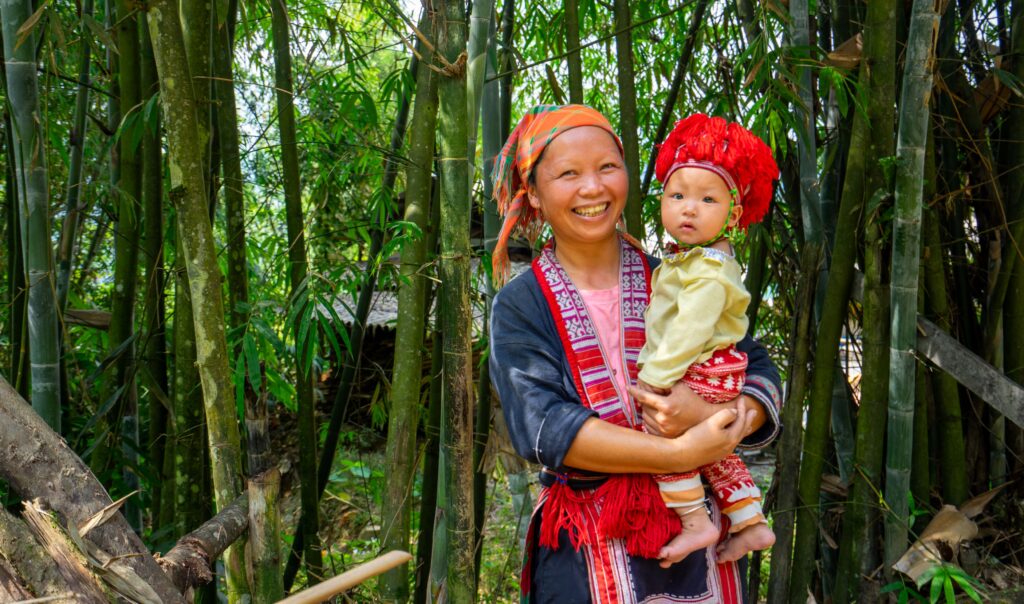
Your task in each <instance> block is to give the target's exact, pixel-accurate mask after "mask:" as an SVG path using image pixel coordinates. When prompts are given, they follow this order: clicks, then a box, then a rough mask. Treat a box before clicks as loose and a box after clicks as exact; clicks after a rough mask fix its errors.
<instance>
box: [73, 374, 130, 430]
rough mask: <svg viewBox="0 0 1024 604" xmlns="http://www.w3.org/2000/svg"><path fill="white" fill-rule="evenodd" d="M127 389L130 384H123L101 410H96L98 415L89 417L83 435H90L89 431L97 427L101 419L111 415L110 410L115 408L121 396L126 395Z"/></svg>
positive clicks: (104, 403)
mask: <svg viewBox="0 0 1024 604" xmlns="http://www.w3.org/2000/svg"><path fill="white" fill-rule="evenodd" d="M127 387H128V384H121V386H119V387H118V388H117V390H114V393H113V394H111V395H110V397H109V398H107V400H106V401H104V402H103V404H102V405H101V406H100V408H99V409H97V410H96V413H94V414H92V415H91V416H89V420H88V421H86V422H85V426H84V427H83V428H82V433H88V432H89V430H90V429H91V428H92V427H93V426H95V425H96V422H97V421H98V420H99V419H100V418H101V417H104V416H105V415H106V414H108V413H110V410H111V409H113V408H114V405H115V404H116V403H117V401H118V400H119V399H120V398H121V395H122V394H124V391H125V388H127Z"/></svg>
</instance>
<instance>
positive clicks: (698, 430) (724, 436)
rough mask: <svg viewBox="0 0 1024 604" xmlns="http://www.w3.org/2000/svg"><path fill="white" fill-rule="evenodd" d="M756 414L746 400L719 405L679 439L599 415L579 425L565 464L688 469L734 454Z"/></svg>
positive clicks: (614, 469) (620, 469)
mask: <svg viewBox="0 0 1024 604" xmlns="http://www.w3.org/2000/svg"><path fill="white" fill-rule="evenodd" d="M754 414H755V412H754V411H753V410H749V409H747V408H746V407H745V404H744V403H743V402H740V403H738V404H737V406H736V408H728V409H721V408H720V409H719V410H718V411H716V413H715V414H714V415H712V416H711V417H709V418H708V419H706V420H705V421H703V422H701V423H699V424H697V425H696V426H694V427H693V428H691V429H689V430H687V431H686V432H685V433H684V434H682V435H681V436H679V437H676V438H662V437H659V436H654V435H651V434H645V433H643V432H640V431H637V430H632V429H630V428H626V427H623V426H616V425H614V424H609V423H608V422H604V421H601V420H599V419H597V418H591V419H588V420H587V421H586V422H584V423H583V425H582V426H581V427H580V429H579V431H578V432H577V433H576V438H575V439H573V442H572V446H570V447H569V452H568V453H567V454H566V456H565V464H566V465H567V466H571V467H574V468H579V469H581V470H591V471H594V472H607V473H614V474H621V473H626V472H644V473H650V474H670V473H674V472H688V471H690V470H695V469H697V468H699V467H700V466H703V465H706V464H709V463H712V462H714V461H718V460H719V459H722V458H723V457H725V456H726V455H728V454H730V453H732V452H733V450H734V449H735V448H736V445H737V444H738V443H739V442H740V439H741V438H742V437H743V434H744V433H745V432H747V431H748V430H749V428H750V422H751V421H752V420H753V418H754Z"/></svg>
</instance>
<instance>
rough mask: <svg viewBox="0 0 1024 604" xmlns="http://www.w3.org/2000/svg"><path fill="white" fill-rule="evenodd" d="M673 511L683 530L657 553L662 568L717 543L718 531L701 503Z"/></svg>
mask: <svg viewBox="0 0 1024 604" xmlns="http://www.w3.org/2000/svg"><path fill="white" fill-rule="evenodd" d="M674 509H675V511H676V513H677V514H679V520H680V521H682V523H683V530H682V531H680V533H679V534H678V535H676V536H675V538H673V539H672V540H671V541H669V542H668V543H667V544H666V545H665V547H663V548H661V551H660V552H658V558H659V559H660V560H661V562H660V563H659V564H660V565H661V567H662V568H668V567H670V566H672V565H673V564H675V563H676V562H679V561H680V560H682V559H683V558H685V557H687V556H689V555H690V554H692V553H693V552H695V551H698V550H702V549H704V548H706V547H709V546H711V545H714V544H715V542H717V541H718V529H717V528H715V525H714V523H712V522H711V517H710V516H708V510H707V508H706V507H704V502H703V501H701V502H700V503H698V504H696V505H694V506H690V507H685V508H674Z"/></svg>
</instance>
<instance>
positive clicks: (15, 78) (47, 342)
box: [0, 0, 61, 432]
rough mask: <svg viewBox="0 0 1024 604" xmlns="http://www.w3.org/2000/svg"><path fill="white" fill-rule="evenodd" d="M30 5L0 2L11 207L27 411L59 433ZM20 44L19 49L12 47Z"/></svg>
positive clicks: (54, 310)
mask: <svg viewBox="0 0 1024 604" xmlns="http://www.w3.org/2000/svg"><path fill="white" fill-rule="evenodd" d="M34 12H35V11H34V8H33V6H32V2H31V1H30V0H3V1H2V2H0V22H2V24H0V26H2V29H3V46H4V68H5V73H6V76H7V80H6V82H7V87H6V93H7V103H8V105H9V107H10V111H11V124H12V126H13V127H12V128H11V130H10V132H11V135H12V137H13V140H14V156H13V158H11V159H13V161H14V165H15V176H16V178H17V181H18V188H17V194H18V198H17V203H18V206H19V210H20V211H19V214H18V215H19V220H20V222H21V224H20V228H21V247H22V249H23V250H24V251H23V254H24V261H25V274H26V275H27V285H28V340H29V341H30V342H31V343H32V345H31V346H30V347H29V356H30V359H31V399H32V408H33V409H35V410H36V412H37V413H39V415H40V416H41V417H43V418H44V419H45V420H46V422H47V424H49V425H50V426H51V427H52V428H53V429H54V430H55V431H57V432H60V429H61V407H60V361H59V358H60V338H59V331H58V307H57V299H56V296H55V284H54V266H53V248H52V246H51V244H50V208H49V202H50V191H49V185H48V183H47V171H46V153H45V138H46V137H45V136H44V134H43V132H42V128H43V121H44V120H43V119H42V117H41V115H40V106H39V87H38V84H37V79H36V57H35V48H36V39H37V34H36V32H35V31H34V30H33V29H30V30H29V31H28V32H27V33H26V35H25V36H21V35H19V30H20V29H21V28H22V26H23V25H24V24H25V23H26V22H27V21H28V20H29V18H30V17H31V16H32V14H33V13H34ZM19 41H22V43H21V44H18V42H19Z"/></svg>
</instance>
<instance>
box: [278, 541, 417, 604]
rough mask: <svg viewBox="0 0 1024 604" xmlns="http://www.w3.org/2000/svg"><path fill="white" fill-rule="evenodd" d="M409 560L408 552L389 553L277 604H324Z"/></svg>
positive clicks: (410, 558)
mask: <svg viewBox="0 0 1024 604" xmlns="http://www.w3.org/2000/svg"><path fill="white" fill-rule="evenodd" d="M409 560H412V556H411V555H410V554H409V553H408V552H402V551H393V552H388V553H386V554H384V555H383V556H380V557H378V558H374V559H373V560H370V561H369V562H364V563H363V564H360V565H359V566H357V567H355V568H353V569H352V570H350V571H347V572H344V573H341V574H340V575H338V576H337V577H333V578H331V579H328V580H326V581H324V582H323V583H320V584H319V585H316V586H313V587H310V588H309V589H306V590H303V591H300V592H299V593H297V594H295V595H293V596H289V597H287V598H285V599H283V600H281V601H280V602H278V603H277V604H313V603H314V602H323V601H325V600H327V599H328V598H330V597H331V596H335V595H337V594H340V593H341V592H343V591H347V590H349V589H352V588H353V587H355V586H356V585H359V584H360V583H362V582H363V581H366V580H367V579H370V578H372V577H376V576H377V575H379V574H381V573H385V572H387V571H389V570H391V569H392V568H395V567H396V566H400V565H402V564H405V563H406V562H408V561H409Z"/></svg>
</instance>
